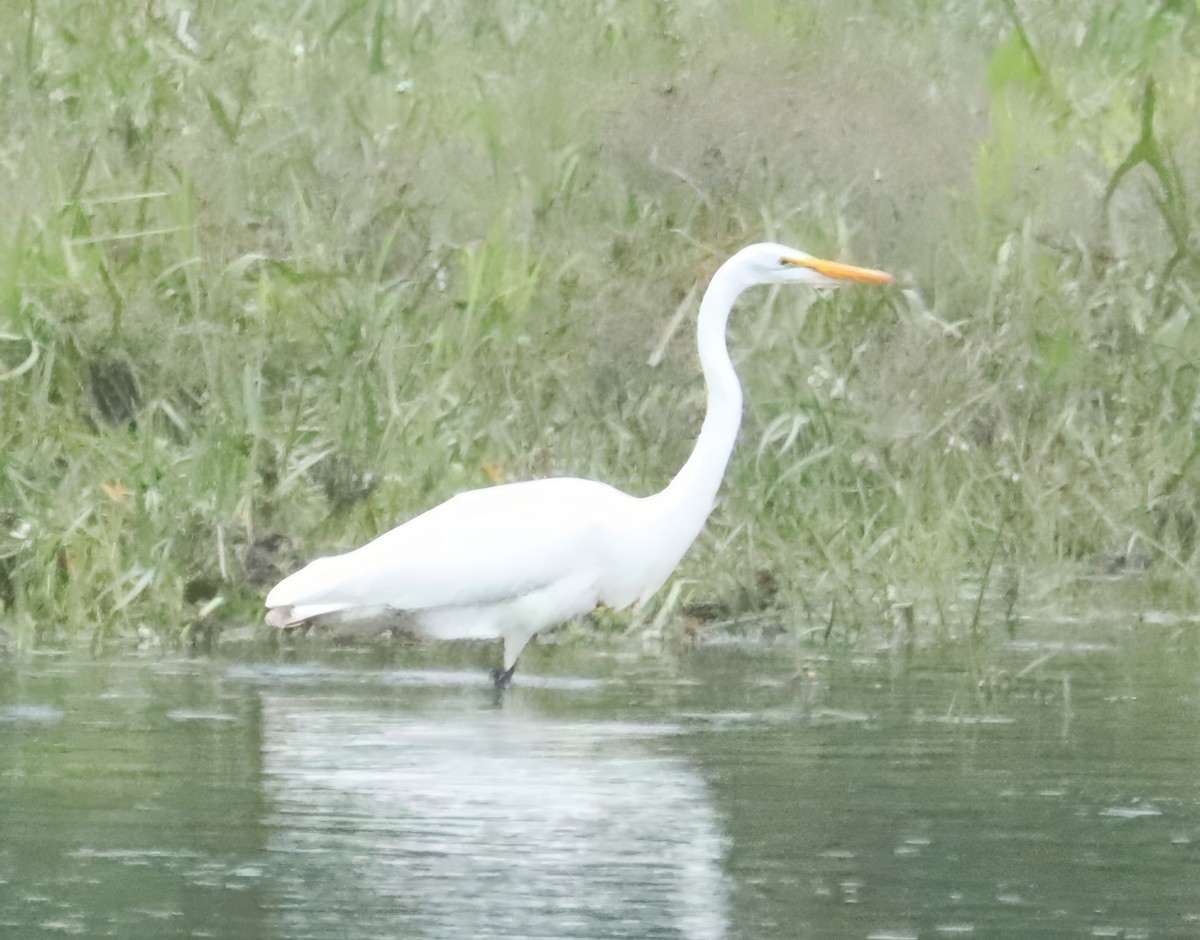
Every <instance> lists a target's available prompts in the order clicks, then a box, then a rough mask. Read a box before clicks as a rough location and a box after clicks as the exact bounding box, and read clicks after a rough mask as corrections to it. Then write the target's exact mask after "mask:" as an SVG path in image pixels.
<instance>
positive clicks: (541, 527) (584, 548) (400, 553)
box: [266, 244, 892, 681]
mask: <svg viewBox="0 0 1200 940" xmlns="http://www.w3.org/2000/svg"><path fill="white" fill-rule="evenodd" d="M891 280H892V279H891V276H890V275H887V274H884V273H882V272H880V271H872V270H869V269H866V268H855V267H851V266H849V265H843V264H838V263H836V262H830V261H822V260H820V259H817V258H813V257H811V256H810V255H807V254H805V253H804V252H801V251H796V250H795V249H792V248H787V247H784V246H783V245H775V244H759V245H751V246H750V247H748V248H744V249H742V250H741V251H739V252H738V253H737V254H735V255H734V256H733V257H732V258H730V259H729V260H728V261H726V262H725V263H724V264H723V265H722V266H721V267H720V268H719V269H718V271H717V273H716V274H715V275H714V276H713V279H712V282H711V283H710V284H709V286H708V290H707V291H706V292H705V294H704V299H703V300H702V301H701V304H700V315H699V319H698V322H697V340H698V346H699V351H700V363H701V366H702V368H703V371H704V379H705V383H706V384H707V387H708V411H707V414H706V415H705V418H704V424H703V427H702V428H701V429H700V437H699V439H698V440H697V441H696V446H695V449H694V450H693V451H692V455H691V456H690V457H689V458H688V460H687V462H686V463H685V464H684V466H683V468H682V469H681V470H680V471H679V473H678V474H676V476H675V478H674V479H673V480H672V481H671V482H670V484H669V485H668V486H667V488H666V489H664V490H662V491H661V492H659V493H655V494H654V495H652V496H645V497H636V496H630V495H629V494H627V493H622V492H621V491H620V490H617V489H614V488H613V487H611V486H608V485H607V484H604V483H597V482H595V481H593V480H581V479H576V478H556V479H548V480H532V481H529V482H525V483H510V484H507V485H503V486H495V487H490V488H487V489H482V490H471V491H470V492H466V493H461V494H459V495H458V496H455V497H453V498H452V499H449V500H447V501H446V502H444V503H442V504H441V505H440V506H436V507H434V508H433V509H430V510H429V511H428V512H425V513H422V514H421V515H419V516H417V517H416V518H414V519H411V520H410V521H408V522H406V523H404V524H403V525H400V526H397V527H396V528H394V529H392V530H391V531H390V532H387V533H385V534H384V535H381V536H380V537H379V538H377V539H375V540H374V541H372V542H369V543H368V544H366V545H364V546H362V547H361V548H357V549H355V550H353V551H350V552H346V553H345V554H343V555H334V556H332V557H328V558H318V559H317V560H316V561H313V562H312V563H311V564H309V565H307V566H306V567H304V568H302V569H301V570H300V571H297V572H296V573H295V574H293V575H291V576H290V577H288V578H285V579H284V580H283V581H281V582H280V583H279V584H277V585H276V586H275V587H274V588H273V589H272V590H271V592H270V593H269V594H268V595H267V601H266V605H267V607H268V608H269V611H268V614H267V621H268V623H271V624H273V625H274V626H277V627H286V626H292V625H295V624H299V623H303V622H306V621H309V620H313V619H314V618H320V617H324V616H327V615H334V614H339V615H345V614H348V613H363V614H368V613H378V612H381V611H388V610H390V611H395V612H397V613H398V614H400V615H402V616H403V617H404V620H405V622H406V624H408V625H409V626H410V627H411V628H412V629H415V630H417V631H419V632H421V633H423V634H425V635H428V636H431V637H435V638H438V639H472V638H473V639H485V638H501V639H503V640H504V673H503V675H502V677H501V679H502V680H503V681H507V679H508V677H510V676H511V675H512V670H513V669H514V667H515V666H516V662H517V657H518V656H520V654H521V650H522V649H524V647H525V644H526V643H528V642H529V640H530V639H531V638H532V637H533V636H534V635H535V634H536V633H538V632H539V631H541V630H545V629H547V628H549V627H552V626H555V625H557V624H559V623H562V622H564V621H566V620H571V619H573V618H575V617H578V616H580V615H582V614H585V613H587V612H588V611H590V610H592V609H594V608H595V607H597V606H599V605H603V606H606V607H611V608H613V609H618V610H619V609H621V608H625V607H629V606H631V605H634V604H641V603H643V602H645V601H646V600H647V599H649V598H650V597H651V596H652V595H653V594H654V593H655V592H656V591H657V590H658V589H659V588H660V587H662V585H663V582H665V581H666V580H667V578H668V577H669V576H670V574H671V572H672V571H673V570H674V569H675V566H676V565H677V564H678V563H679V560H680V559H681V558H682V557H683V555H684V553H685V552H686V551H687V550H688V547H689V546H690V545H691V544H692V542H693V541H695V539H696V536H698V535H699V534H700V531H701V529H703V528H704V523H705V520H707V518H708V515H709V513H710V512H711V511H712V508H713V505H714V503H715V500H716V495H717V489H718V488H719V487H720V484H721V479H722V477H723V476H724V474H725V466H726V464H727V463H728V461H729V455H730V453H731V452H732V450H733V445H734V440H735V438H736V437H737V431H738V427H739V425H740V424H741V419H742V389H741V385H740V384H739V383H738V378H737V374H736V373H735V372H734V369H733V363H732V362H731V361H730V358H729V352H728V350H727V349H726V344H725V327H726V322H727V320H728V317H729V311H730V310H731V309H732V307H733V303H734V301H735V300H736V299H737V297H738V295H739V294H741V292H742V291H743V290H745V289H746V288H747V287H751V286H753V285H755V284H773V283H806V284H812V285H815V286H819V287H835V286H838V285H840V284H843V283H846V282H848V281H858V282H861V283H870V284H887V283H890V282H891Z"/></svg>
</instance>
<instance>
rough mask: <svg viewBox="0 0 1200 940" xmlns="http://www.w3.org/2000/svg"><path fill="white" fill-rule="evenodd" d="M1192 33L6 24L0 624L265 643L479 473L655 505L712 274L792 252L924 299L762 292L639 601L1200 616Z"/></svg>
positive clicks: (763, 6)
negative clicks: (725, 425)
mask: <svg viewBox="0 0 1200 940" xmlns="http://www.w3.org/2000/svg"><path fill="white" fill-rule="evenodd" d="M1198 33H1200V8H1198V7H1197V6H1196V4H1195V3H1192V2H1189V0H1163V2H1160V3H1156V4H1147V3H1144V2H1137V0H1108V2H1103V3H1101V2H1092V3H1084V4H1076V5H1075V6H1074V7H1072V8H1071V10H1070V11H1067V10H1064V9H1063V7H1062V6H1061V5H1059V4H1051V3H1046V2H1041V0H1007V2H996V0H954V2H949V3H945V2H943V3H936V4H933V3H927V2H924V0H905V2H900V3H886V4H885V3H879V2H872V0H852V2H836V3H835V2H828V0H810V2H785V0H742V2H733V3H723V4H697V5H688V4H675V3H671V2H667V0H632V2H628V3H619V4H618V3H609V2H601V0H597V2H593V3H590V4H589V3H574V2H573V3H566V2H563V0H546V2H537V3H533V2H528V0H503V2H499V3H491V4H472V3H464V2H457V3H456V2H449V3H437V4H433V3H397V2H391V0H338V2H334V0H312V2H308V3H304V4H299V5H297V4H293V3H282V2H279V0H247V2H242V3H236V4H218V5H213V4H192V3H188V2H183V0H180V2H176V0H115V2H111V3H106V4H94V3H79V2H72V0H22V2H18V3H12V4H7V5H5V7H4V10H3V12H0V36H3V37H4V38H3V39H2V40H0V42H2V43H3V46H4V49H3V56H2V58H0V63H2V64H0V120H2V121H3V125H4V127H5V128H6V129H7V132H6V134H5V135H4V140H3V141H0V200H2V202H3V205H4V207H5V211H4V212H3V214H2V216H0V611H2V612H0V624H4V625H5V627H6V629H7V632H8V633H9V634H10V636H13V637H16V638H17V641H18V642H20V643H22V644H31V643H34V642H37V641H38V640H44V639H47V638H51V637H54V636H61V635H79V634H81V635H84V636H88V637H91V638H94V639H97V640H99V639H101V638H103V637H104V636H106V635H110V634H112V633H119V634H126V633H134V632H136V631H138V630H139V629H140V630H142V631H143V632H144V631H146V630H152V631H157V632H161V633H162V634H163V635H165V636H168V637H175V636H179V637H187V636H189V635H191V634H192V633H193V632H194V631H196V630H197V629H199V628H201V627H203V628H205V629H208V628H210V627H212V626H214V625H215V626H218V627H219V626H222V625H231V624H238V625H243V624H248V623H256V622H259V618H260V612H261V600H262V595H263V592H264V588H265V586H267V585H269V584H270V583H271V582H272V581H273V579H275V578H276V577H277V576H278V575H279V574H280V572H284V571H287V570H290V569H291V568H292V567H293V566H295V565H297V564H299V563H301V562H302V561H303V560H306V559H308V558H311V557H313V556H315V555H317V554H323V553H328V552H331V551H336V550H344V549H347V548H349V547H351V546H353V545H355V544H358V543H361V542H362V541H364V540H365V539H367V538H369V537H370V536H372V535H374V534H376V533H378V532H380V531H382V530H383V529H385V528H387V527H389V526H390V525H392V524H394V523H395V522H397V521H398V520H402V519H404V518H406V517H408V516H409V515H411V514H414V513H416V512H417V511H419V510H421V509H422V508H425V507H428V506H430V505H432V504H434V503H436V502H438V501H440V500H442V499H444V498H446V497H448V496H450V495H451V494H452V493H454V492H455V491H457V490H459V489H462V488H464V487H470V486H480V485H486V484H487V483H489V482H494V481H498V480H508V479H519V478H525V477H530V476H536V475H549V474H577V475H584V476H591V477H596V478H600V479H605V480H608V481H610V482H612V483H614V484H616V485H618V486H621V487H624V488H627V489H629V490H631V491H634V492H643V493H648V492H651V491H653V490H655V489H657V488H659V487H660V486H662V485H663V484H664V483H665V482H666V481H667V480H668V479H669V478H670V476H671V474H672V473H673V472H674V470H675V469H676V468H677V467H678V466H679V465H680V464H681V463H682V461H683V459H684V458H685V456H686V454H687V452H688V450H689V448H690V446H691V443H692V440H693V438H694V434H695V432H696V430H697V428H698V426H699V420H700V417H701V414H702V411H703V404H704V399H703V391H702V388H701V385H700V381H699V376H698V369H697V365H696V363H695V358H694V353H693V348H692V343H693V338H692V332H691V322H692V321H691V314H692V311H693V309H694V306H695V303H696V300H697V297H698V291H699V289H700V287H702V285H703V283H704V280H705V278H706V277H707V275H708V273H710V272H711V271H712V270H713V269H714V268H715V266H716V264H718V263H719V262H720V260H722V259H723V258H724V257H725V256H726V255H727V254H729V253H731V252H732V251H733V250H735V249H736V248H737V247H739V246H741V245H742V244H745V243H747V242H750V241H758V240H762V239H765V238H774V239H778V240H780V241H784V242H789V243H792V244H795V245H797V246H800V247H803V248H805V249H807V250H810V251H812V252H813V253H819V254H825V255H831V256H835V257H839V258H843V259H845V260H850V261H855V262H858V263H862V264H869V265H871V266H875V267H882V268H887V269H890V270H893V271H895V272H896V273H897V274H899V275H900V276H901V279H902V280H903V281H904V282H905V283H906V284H908V285H909V286H911V287H912V288H913V289H914V290H913V291H911V292H909V293H902V292H900V291H895V292H887V291H868V290H858V291H846V292H841V293H839V294H837V295H835V296H831V297H828V298H812V297H807V296H803V295H802V294H801V292H798V291H792V292H776V293H771V294H767V293H765V292H764V293H760V294H756V295H754V296H753V297H752V298H750V299H749V300H748V301H747V302H745V303H744V304H743V306H742V308H741V310H740V311H739V312H737V313H736V314H735V323H734V325H733V346H734V348H735V350H736V351H737V357H738V358H739V359H740V361H741V373H742V376H743V378H744V381H745V384H746V386H747V391H748V405H747V423H746V428H745V430H744V433H743V441H742V446H741V447H740V448H739V450H738V452H737V453H736V454H735V457H734V461H733V464H732V465H731V468H730V472H729V475H728V484H727V486H726V489H725V491H724V492H725V497H724V501H723V503H722V505H721V507H720V508H719V509H718V511H717V512H716V513H715V515H714V517H713V519H712V521H711V523H710V525H709V528H708V531H707V533H706V535H705V536H704V537H703V538H702V541H701V543H700V545H699V546H698V547H697V549H695V550H693V552H692V553H691V554H690V555H689V557H688V559H687V560H686V562H685V564H684V566H683V568H682V570H681V572H680V577H679V579H677V581H676V582H675V587H674V588H672V589H668V590H665V591H664V592H663V593H662V595H661V596H660V598H659V599H658V600H657V602H656V603H657V606H656V607H655V608H654V609H652V610H651V611H649V612H648V616H650V617H656V618H657V622H658V623H659V624H660V625H662V624H668V623H669V624H672V625H675V624H680V623H688V622H692V621H691V620H689V619H688V618H685V617H681V616H679V614H680V613H681V612H689V613H691V614H692V615H693V617H694V618H699V619H700V620H701V621H702V622H710V621H711V620H713V619H714V618H715V619H717V620H727V619H729V618H730V617H733V616H741V617H742V618H743V621H745V620H746V619H747V615H749V614H753V613H755V612H767V613H769V618H764V621H765V620H767V619H769V621H770V622H771V623H773V624H778V623H782V624H783V626H784V627H785V628H786V629H794V630H796V631H797V632H803V631H806V630H811V631H814V632H818V633H823V632H826V631H833V632H834V633H835V635H837V636H839V637H841V636H846V637H851V638H853V637H854V636H856V635H857V633H858V631H859V630H860V629H861V628H863V627H866V628H868V629H870V630H884V629H891V628H892V627H893V626H894V625H897V624H899V625H900V626H901V627H902V629H904V630H907V629H908V628H909V625H911V624H913V623H914V622H915V623H916V624H917V625H918V628H919V629H927V630H929V631H931V632H942V633H947V634H954V633H959V632H962V631H967V630H979V629H982V627H981V624H982V623H984V622H990V614H989V615H988V616H986V617H981V613H980V611H981V604H986V605H991V604H997V605H999V606H1000V608H1001V609H1002V610H1005V611H1007V612H1008V613H1009V614H1010V615H1015V613H1014V612H1019V611H1020V610H1021V609H1023V607H1022V605H1026V607H1027V608H1036V606H1037V605H1038V604H1039V603H1040V601H1041V599H1042V598H1043V597H1044V596H1046V594H1047V593H1048V592H1050V591H1054V592H1055V597H1056V598H1059V599H1061V597H1062V596H1063V591H1064V589H1066V588H1070V589H1071V590H1072V591H1079V590H1083V589H1081V588H1079V587H1078V585H1080V584H1086V583H1087V578H1088V577H1091V576H1101V575H1106V574H1110V575H1112V574H1116V575H1122V576H1126V577H1127V578H1128V582H1129V583H1130V584H1132V585H1134V587H1133V590H1134V595H1135V599H1136V600H1137V601H1138V602H1139V603H1153V604H1155V605H1168V606H1169V605H1191V604H1194V602H1195V601H1196V600H1197V597H1198V595H1200V557H1198V555H1197V551H1198V548H1200V546H1198V545H1197V508H1196V507H1197V503H1198V500H1197V485H1198V483H1200V461H1197V459H1196V458H1197V455H1198V454H1200V439H1198V437H1197V430H1196V428H1197V417H1198V414H1197V412H1198V409H1200V369H1198V365H1200V291H1198V289H1197V283H1198V280H1197V274H1198V273H1200V272H1198V269H1200V247H1198V242H1197V235H1196V229H1197V227H1198V224H1200V218H1198V215H1197V208H1196V198H1195V196H1194V193H1195V192H1196V190H1197V187H1198V186H1200V180H1197V178H1196V169H1197V168H1198V167H1200V127H1198V125H1197V123H1196V121H1195V115H1196V113H1197V112H1198V111H1200V101H1198V100H1197V97H1198V95H1200V59H1198V58H1197V57H1196V56H1195V54H1194V50H1195V48H1196V47H1197V40H1198V39H1200V35H1198ZM676 310H682V312H683V315H682V317H681V318H675V317H674V314H675V312H676ZM659 352H661V353H662V354H661V355H658V354H657V353H659ZM651 362H653V364H651ZM1081 575H1082V576H1083V577H1082V578H1081ZM1086 590H1092V589H1091V588H1086ZM748 619H749V622H753V620H754V618H753V617H749V618H748ZM700 628H701V629H703V625H702V626H701V627H700ZM264 629H265V628H264Z"/></svg>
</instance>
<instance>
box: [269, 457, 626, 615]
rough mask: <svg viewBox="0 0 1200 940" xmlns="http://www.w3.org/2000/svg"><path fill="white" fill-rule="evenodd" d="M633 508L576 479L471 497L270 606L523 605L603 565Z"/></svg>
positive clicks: (297, 579) (420, 519)
mask: <svg viewBox="0 0 1200 940" xmlns="http://www.w3.org/2000/svg"><path fill="white" fill-rule="evenodd" d="M634 502H635V500H634V499H633V497H630V496H627V495H625V494H624V493H621V492H620V491H619V490H615V489H613V488H612V487H610V486H606V485H605V484H602V483H595V482H593V481H590V480H577V479H553V480H537V481H533V482H529V483H517V484H510V485H507V486H498V487H492V488H490V489H483V490H472V491H471V492H468V493H463V494H460V495H458V496H456V497H454V498H453V499H450V500H448V501H446V502H445V503H442V504H441V505H440V506H437V507H435V508H433V509H431V510H429V511H428V512H426V513H424V514H422V515H420V516H417V517H416V518H415V519H412V520H410V521H409V522H406V523H404V524H403V525H401V526H398V527H397V528H395V529H392V530H391V531H390V532H387V533H385V534H384V535H381V536H380V537H379V538H377V539H375V540H374V541H373V542H370V543H368V544H367V545H364V546H363V547H362V548H359V549H355V550H354V551H352V552H347V553H346V554H344V555H336V556H333V557H330V558H318V559H317V560H316V561H314V562H312V563H311V564H310V565H308V566H307V567H305V568H303V569H301V570H300V571H298V572H296V573H295V574H293V575H292V576H291V577H289V578H287V579H285V580H284V581H282V582H281V583H280V584H279V585H277V586H276V587H275V589H274V590H272V591H271V593H270V594H269V595H268V596H267V606H268V607H284V606H293V607H297V608H300V607H303V608H308V607H322V606H329V607H330V608H331V609H344V608H348V607H392V608H395V609H398V610H428V609H430V608H439V607H465V606H473V605H481V604H490V603H495V602H498V601H502V600H506V599H509V598H513V597H519V596H521V595H523V594H527V593H529V592H531V591H534V590H537V589H539V588H542V587H545V586H547V585H549V584H553V583H555V582H556V581H558V580H560V579H561V578H563V577H565V576H567V575H570V574H577V573H578V572H579V571H581V570H584V569H586V568H587V566H589V565H591V566H599V565H600V564H601V563H602V560H603V557H604V551H605V546H606V545H609V544H611V542H610V540H609V539H608V538H606V537H605V535H606V532H610V531H612V527H613V526H614V525H619V522H618V520H619V519H620V517H621V515H622V514H623V513H626V512H628V510H629V507H630V505H631V504H633V503H634ZM597 570H598V568H597Z"/></svg>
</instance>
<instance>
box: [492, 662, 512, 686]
mask: <svg viewBox="0 0 1200 940" xmlns="http://www.w3.org/2000/svg"><path fill="white" fill-rule="evenodd" d="M516 670H517V664H516V663H513V664H512V665H511V666H509V667H508V668H507V669H505V670H504V672H501V671H500V670H499V669H493V670H492V681H493V682H494V683H496V689H497V690H498V691H500V692H503V691H504V690H505V689H507V688H508V684H509V683H510V682H512V677H513V673H514V672H516Z"/></svg>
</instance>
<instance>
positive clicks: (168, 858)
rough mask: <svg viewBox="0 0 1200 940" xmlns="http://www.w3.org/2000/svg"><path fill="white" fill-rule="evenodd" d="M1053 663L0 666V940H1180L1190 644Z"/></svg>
mask: <svg viewBox="0 0 1200 940" xmlns="http://www.w3.org/2000/svg"><path fill="white" fill-rule="evenodd" d="M1058 632H1059V633H1060V634H1061V633H1062V632H1063V631H1062V630H1059V631H1058ZM1068 632H1069V631H1068ZM1078 632H1079V634H1080V636H1079V638H1078V639H1077V641H1075V642H1058V643H1037V642H1022V643H1012V644H1010V645H1008V646H1007V647H1005V648H1004V649H1001V650H990V651H987V652H979V653H977V654H972V655H967V654H966V652H965V651H963V650H958V651H956V652H955V653H953V654H952V655H951V654H939V653H937V652H923V653H917V654H914V655H912V656H907V657H904V656H895V655H879V656H875V655H864V654H862V653H851V652H847V653H838V654H831V655H829V656H823V655H820V652H819V651H814V650H808V651H806V652H805V653H803V654H797V653H795V652H794V651H792V650H790V649H789V648H787V647H782V646H776V647H774V648H772V649H770V650H757V651H756V650H747V649H739V648H736V647H726V648H712V649H707V650H703V651H699V652H696V653H693V654H689V655H687V656H684V657H682V658H679V657H664V658H662V659H658V660H644V659H619V658H614V657H612V656H603V655H600V654H597V656H596V657H594V658H593V659H592V660H585V661H584V663H583V664H582V665H579V664H576V665H577V666H578V668H575V669H572V670H567V672H568V673H569V674H567V675H563V676H559V677H557V678H555V677H550V676H548V675H547V676H542V677H538V676H536V675H534V674H532V673H527V674H526V675H524V676H520V675H519V676H518V682H517V684H515V685H514V686H513V688H512V689H510V691H509V694H508V695H507V696H506V698H505V700H504V702H503V704H502V706H501V707H498V708H497V707H494V703H493V701H492V698H491V696H490V695H489V693H488V690H487V688H486V686H485V680H484V677H483V675H482V670H479V671H474V670H473V671H466V672H453V671H445V672H443V671H435V670H429V669H422V668H418V666H417V665H414V664H413V663H405V662H402V661H401V662H396V661H389V660H385V659H383V658H381V657H379V656H374V657H373V656H368V655H363V654H361V653H345V652H343V653H333V652H326V653H319V652H317V651H315V650H303V651H302V652H301V653H300V654H299V655H300V657H301V658H302V661H294V662H284V661H279V660H272V661H269V662H267V661H239V662H233V661H227V660H222V659H197V660H190V661H188V660H165V661H164V660H162V659H156V658H125V659H118V660H105V661H96V660H90V659H87V658H82V657H71V656H63V657H56V656H43V657H36V658H34V659H33V660H32V661H27V662H22V663H18V664H14V663H8V664H0V936H12V937H36V936H63V935H67V936H70V935H79V936H87V937H105V936H109V937H121V938H140V937H148V938H149V937H153V938H161V937H222V938H226V937H254V938H269V937H297V938H299V937H310V938H331V937H355V938H369V937H524V938H533V937H547V938H551V937H553V938H574V937H630V938H633V937H637V938H722V937H736V938H760V937H815V938H830V937H832V938H836V937H858V938H877V940H882V938H903V937H962V936H975V937H995V936H1021V937H1059V936H1062V937H1068V936H1069V937H1125V938H1137V937H1196V936H1200V667H1198V663H1200V657H1198V656H1197V642H1196V639H1197V638H1196V631H1195V628H1194V626H1189V627H1184V628H1180V627H1171V626H1169V625H1159V626H1148V625H1141V626H1138V627H1136V628H1128V629H1123V628H1121V627H1119V626H1118V627H1114V628H1111V629H1107V630H1103V631H1101V630H1098V629H1097V628H1092V627H1089V628H1079V631H1078ZM405 655H409V654H405ZM412 655H413V656H414V657H416V656H419V655H420V654H412ZM537 659H538V662H539V663H540V667H539V668H540V669H541V671H543V672H545V673H550V672H552V671H553V668H552V667H553V664H554V662H555V657H553V656H543V657H538V658H537ZM970 659H975V660H976V661H977V662H986V663H987V665H986V666H984V665H977V666H976V667H975V668H973V669H968V668H964V667H963V666H962V665H961V663H962V661H963V660H970ZM414 662H415V660H414Z"/></svg>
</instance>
